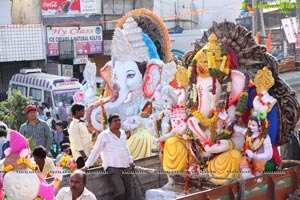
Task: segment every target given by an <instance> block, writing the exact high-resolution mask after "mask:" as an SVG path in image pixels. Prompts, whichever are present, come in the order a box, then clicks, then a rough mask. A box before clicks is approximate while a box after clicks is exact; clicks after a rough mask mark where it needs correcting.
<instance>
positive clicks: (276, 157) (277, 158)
mask: <svg viewBox="0 0 300 200" xmlns="http://www.w3.org/2000/svg"><path fill="white" fill-rule="evenodd" d="M272 148H273V160H274V162H275V164H276V166H279V165H280V163H281V157H280V155H279V152H278V149H277V146H276V145H275V144H272Z"/></svg>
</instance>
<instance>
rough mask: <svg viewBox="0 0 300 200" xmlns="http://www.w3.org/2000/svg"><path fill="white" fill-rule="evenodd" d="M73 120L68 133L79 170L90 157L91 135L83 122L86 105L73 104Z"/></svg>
mask: <svg viewBox="0 0 300 200" xmlns="http://www.w3.org/2000/svg"><path fill="white" fill-rule="evenodd" d="M71 112H72V115H73V120H72V122H71V123H70V126H69V129H68V132H69V139H70V147H71V151H72V155H73V158H74V160H75V161H76V164H77V168H79V169H80V168H82V167H84V162H85V161H86V160H87V157H88V156H89V155H90V145H91V140H92V137H91V134H89V132H88V129H87V127H86V125H85V123H84V122H83V121H82V120H81V118H82V117H83V116H84V105H81V104H77V103H75V104H73V105H72V107H71Z"/></svg>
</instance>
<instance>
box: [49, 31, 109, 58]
mask: <svg viewBox="0 0 300 200" xmlns="http://www.w3.org/2000/svg"><path fill="white" fill-rule="evenodd" d="M65 40H74V43H75V44H74V47H75V48H74V49H75V50H74V51H75V55H89V54H102V53H103V47H102V46H103V45H102V43H103V37H102V27H101V26H79V27H77V26H76V27H47V46H48V53H47V55H48V56H58V55H59V47H58V43H59V42H60V41H65Z"/></svg>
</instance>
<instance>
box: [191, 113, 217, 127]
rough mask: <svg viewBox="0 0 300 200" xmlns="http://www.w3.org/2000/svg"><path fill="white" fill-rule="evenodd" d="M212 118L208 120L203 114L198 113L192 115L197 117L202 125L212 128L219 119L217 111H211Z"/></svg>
mask: <svg viewBox="0 0 300 200" xmlns="http://www.w3.org/2000/svg"><path fill="white" fill-rule="evenodd" d="M211 113H212V115H211V117H209V118H207V117H206V116H205V115H204V114H203V113H201V112H199V111H198V110H197V111H194V112H192V115H193V116H194V117H196V118H197V119H198V120H199V121H200V122H201V123H202V124H204V125H206V126H211V125H212V124H214V123H215V122H217V120H218V119H219V116H218V112H217V111H215V110H212V111H211Z"/></svg>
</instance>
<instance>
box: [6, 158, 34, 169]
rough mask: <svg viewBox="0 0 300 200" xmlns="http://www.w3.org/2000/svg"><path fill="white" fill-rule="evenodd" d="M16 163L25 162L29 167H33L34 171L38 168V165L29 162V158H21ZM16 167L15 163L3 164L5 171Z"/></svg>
mask: <svg viewBox="0 0 300 200" xmlns="http://www.w3.org/2000/svg"><path fill="white" fill-rule="evenodd" d="M16 163H17V164H18V165H21V164H25V165H26V166H27V167H28V168H29V169H31V170H32V171H35V170H36V169H37V166H36V165H33V164H31V163H30V162H29V160H28V159H27V158H19V159H18V160H17V161H16ZM13 169H14V167H13V165H6V166H4V165H3V166H2V168H1V170H2V171H3V172H9V171H11V170H13Z"/></svg>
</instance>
